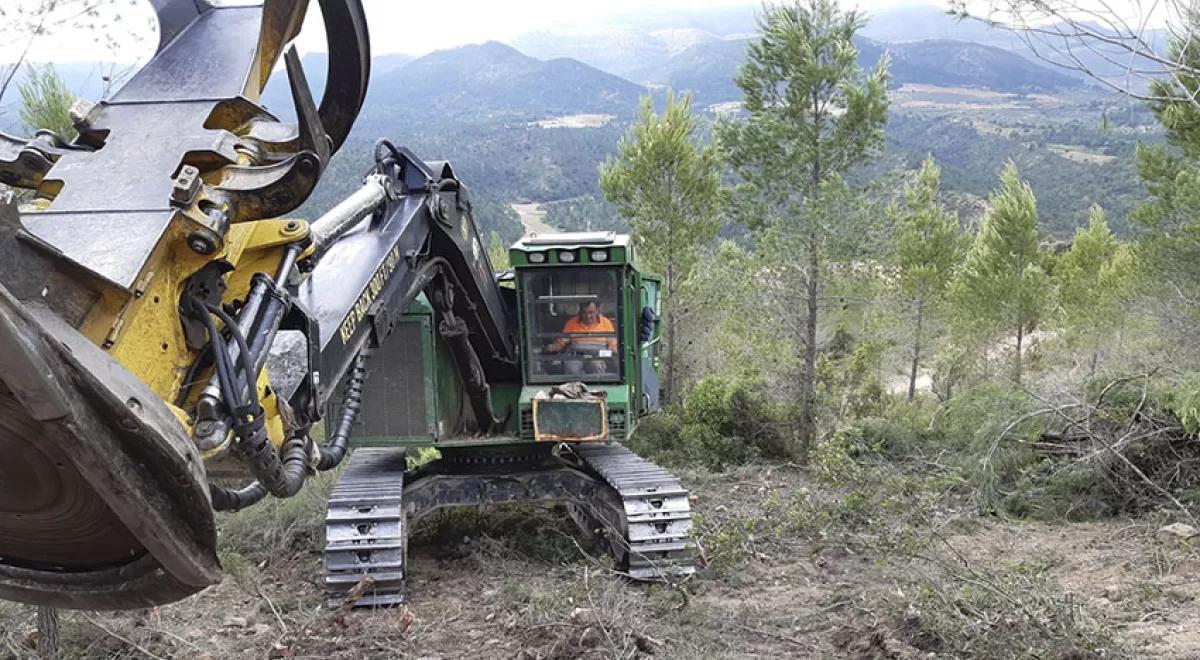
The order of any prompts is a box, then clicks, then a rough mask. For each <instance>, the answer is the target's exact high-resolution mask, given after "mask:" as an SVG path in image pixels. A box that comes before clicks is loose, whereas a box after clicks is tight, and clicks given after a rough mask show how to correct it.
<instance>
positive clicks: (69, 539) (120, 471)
mask: <svg viewBox="0 0 1200 660" xmlns="http://www.w3.org/2000/svg"><path fill="white" fill-rule="evenodd" d="M220 579H221V567H220V564H219V562H218V561H217V557H216V527H215V524H214V520H213V514H212V509H211V506H210V503H209V498H208V487H207V483H206V480H205V476H204V467H203V462H202V461H201V458H200V456H199V455H198V453H197V452H196V449H195V447H194V445H193V444H192V442H191V440H190V438H188V436H187V434H186V433H185V432H184V429H183V427H182V426H181V425H180V423H179V421H178V420H177V419H176V418H175V417H174V415H172V414H171V412H170V410H169V409H168V408H167V407H166V406H165V405H164V404H163V403H162V401H161V400H160V399H159V398H158V397H157V396H156V395H155V394H154V393H153V392H151V391H150V390H149V389H148V388H147V387H146V386H145V385H144V384H143V383H141V381H139V380H138V379H137V378H136V377H135V376H133V374H131V373H129V372H128V371H126V370H125V369H124V368H123V367H121V365H119V364H118V363H117V362H116V361H115V360H113V359H112V358H110V357H109V356H108V355H107V354H105V353H104V352H103V351H102V350H100V349H99V348H97V347H96V346H95V345H93V344H92V343H90V342H89V341H87V339H86V338H84V337H83V336H82V335H80V334H79V333H78V332H77V331H76V330H74V329H73V328H71V327H70V326H69V325H67V324H66V323H64V322H63V321H61V320H60V319H59V318H58V317H57V316H55V315H54V314H53V313H51V312H50V311H49V310H47V309H46V308H45V307H43V306H42V305H40V304H39V303H30V304H28V305H26V304H23V303H21V302H19V301H18V300H16V299H15V298H14V297H13V296H12V295H11V294H10V293H9V291H8V290H7V289H6V288H4V287H3V286H2V285H0V598H5V599H9V600H15V601H20V602H25V603H31V604H37V605H48V606H53V607H63V608H78V609H126V608H136V607H148V606H152V605H159V604H164V603H168V602H173V601H176V600H179V599H181V598H183V597H185V596H188V595H190V594H192V593H195V592H197V591H200V590H201V589H203V588H205V587H207V586H209V585H212V584H215V583H216V582H218V581H220Z"/></svg>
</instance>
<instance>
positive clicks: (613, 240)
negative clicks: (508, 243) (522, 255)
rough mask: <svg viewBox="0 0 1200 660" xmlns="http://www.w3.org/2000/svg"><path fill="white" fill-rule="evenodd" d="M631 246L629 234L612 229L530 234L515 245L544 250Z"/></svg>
mask: <svg viewBox="0 0 1200 660" xmlns="http://www.w3.org/2000/svg"><path fill="white" fill-rule="evenodd" d="M600 246H616V247H629V234H618V233H616V232H611V231H577V232H562V233H553V234H529V235H528V236H525V237H523V238H521V240H519V241H517V242H516V244H515V245H513V249H515V250H528V249H534V250H543V249H546V248H548V247H559V248H574V247H600Z"/></svg>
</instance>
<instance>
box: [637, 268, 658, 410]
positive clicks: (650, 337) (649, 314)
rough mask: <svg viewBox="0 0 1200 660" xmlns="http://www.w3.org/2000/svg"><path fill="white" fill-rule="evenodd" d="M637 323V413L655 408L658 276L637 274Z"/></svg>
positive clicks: (656, 402) (656, 403)
mask: <svg viewBox="0 0 1200 660" xmlns="http://www.w3.org/2000/svg"><path fill="white" fill-rule="evenodd" d="M638 280H639V284H638V297H639V305H638V312H637V314H636V316H635V319H636V322H637V346H638V362H639V364H640V365H641V367H640V372H641V380H642V382H641V387H640V388H639V390H640V392H641V396H640V397H639V399H640V401H639V402H638V407H639V412H640V414H643V415H644V414H646V413H650V412H654V411H656V410H659V408H660V407H661V403H660V396H661V392H660V387H661V386H660V384H659V381H660V379H661V375H662V374H661V372H662V360H661V359H660V358H659V351H660V350H661V347H662V331H663V327H662V278H660V277H658V276H657V275H647V274H641V275H640V276H639V277H638Z"/></svg>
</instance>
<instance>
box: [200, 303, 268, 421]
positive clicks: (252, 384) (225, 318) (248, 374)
mask: <svg viewBox="0 0 1200 660" xmlns="http://www.w3.org/2000/svg"><path fill="white" fill-rule="evenodd" d="M205 308H206V309H207V310H208V311H209V313H211V314H212V315H214V316H216V317H217V318H219V319H221V323H224V324H225V327H226V328H228V329H229V334H230V336H231V337H233V341H234V343H236V344H237V346H238V362H239V363H240V366H241V367H242V375H243V376H245V378H246V389H247V390H248V391H249V392H250V406H251V409H254V408H257V407H258V405H259V402H258V374H257V373H255V370H254V356H253V355H251V354H250V345H249V344H247V343H246V335H244V334H243V333H242V329H241V328H240V327H239V326H238V324H237V321H234V320H233V317H231V316H229V315H228V314H226V313H225V310H223V309H221V308H220V307H217V306H216V305H205ZM226 355H228V354H226ZM235 382H236V381H235ZM234 395H235V396H236V395H237V393H236V392H235V393H234Z"/></svg>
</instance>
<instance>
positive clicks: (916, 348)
mask: <svg viewBox="0 0 1200 660" xmlns="http://www.w3.org/2000/svg"><path fill="white" fill-rule="evenodd" d="M924 320H925V303H924V302H920V303H917V331H916V333H915V335H914V336H913V352H912V369H911V370H910V371H909V374H908V400H909V401H912V400H913V398H914V397H916V395H917V369H919V368H920V364H921V329H922V328H921V325H922V323H923V322H924Z"/></svg>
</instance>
